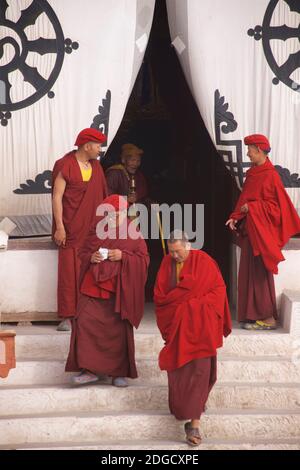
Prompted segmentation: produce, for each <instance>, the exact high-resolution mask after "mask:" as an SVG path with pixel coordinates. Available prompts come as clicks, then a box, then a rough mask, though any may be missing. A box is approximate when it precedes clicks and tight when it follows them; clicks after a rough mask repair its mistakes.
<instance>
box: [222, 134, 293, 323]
mask: <svg viewBox="0 0 300 470" xmlns="http://www.w3.org/2000/svg"><path fill="white" fill-rule="evenodd" d="M244 143H245V145H247V146H248V153H247V155H248V157H249V158H250V160H251V162H252V167H251V168H250V170H248V171H247V173H246V180H245V183H244V186H243V190H242V193H241V195H240V197H239V200H238V202H237V204H236V207H235V209H234V212H233V213H232V214H231V215H230V218H229V220H227V222H226V225H228V226H229V228H230V229H231V230H233V231H234V232H236V233H237V235H238V238H237V242H238V244H239V245H240V247H241V259H240V267H239V275H238V319H239V321H240V322H242V325H241V326H242V328H245V329H248V330H272V329H275V328H276V320H277V319H278V317H277V309H276V296H275V286H274V278H273V274H277V273H278V263H279V262H280V261H283V260H284V257H283V255H282V253H281V249H282V247H283V246H284V245H285V244H286V243H287V242H288V240H289V239H290V237H291V236H292V235H294V234H297V233H299V232H300V218H299V216H298V214H297V212H296V210H295V208H294V206H293V205H292V202H291V200H290V198H289V196H288V194H287V193H286V191H285V189H284V187H283V184H282V182H281V179H280V176H279V175H278V173H277V171H276V169H275V168H274V166H273V165H272V163H271V162H270V160H269V158H268V153H269V152H270V150H271V148H270V143H269V141H268V139H267V137H265V136H264V135H261V134H253V135H249V136H247V137H245V139H244Z"/></svg>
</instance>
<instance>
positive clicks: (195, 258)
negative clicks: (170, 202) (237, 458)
mask: <svg viewBox="0 0 300 470" xmlns="http://www.w3.org/2000/svg"><path fill="white" fill-rule="evenodd" d="M168 248H169V255H167V256H165V257H164V259H163V261H162V264H161V266H160V269H159V272H158V275H157V279H156V284H155V288H154V302H155V304H156V317H157V325H158V328H159V330H160V332H161V335H162V337H163V339H164V341H165V346H164V348H163V349H162V350H161V352H160V355H159V366H160V368H161V369H162V370H166V371H167V372H168V385H169V408H170V411H171V413H172V414H173V415H174V416H175V417H176V419H178V420H190V421H188V422H187V423H186V424H185V432H186V437H187V442H188V444H189V445H191V446H197V445H199V444H200V443H201V437H200V433H199V424H200V417H201V414H202V413H203V411H204V409H205V408H204V407H205V403H206V401H207V399H208V395H209V393H210V391H211V389H212V387H213V385H214V384H215V382H216V379H217V348H220V347H221V346H222V344H223V336H227V335H229V334H230V332H231V318H230V311H229V307H228V301H227V295H226V286H225V284H224V281H223V278H222V275H221V273H220V271H219V268H218V266H217V264H216V262H215V261H214V260H213V259H212V258H211V257H210V256H208V255H207V254H206V253H204V252H203V251H200V250H191V249H190V243H189V242H188V238H187V236H186V234H185V233H183V232H181V231H179V230H175V231H174V232H173V233H172V234H171V236H170V239H169V241H168Z"/></svg>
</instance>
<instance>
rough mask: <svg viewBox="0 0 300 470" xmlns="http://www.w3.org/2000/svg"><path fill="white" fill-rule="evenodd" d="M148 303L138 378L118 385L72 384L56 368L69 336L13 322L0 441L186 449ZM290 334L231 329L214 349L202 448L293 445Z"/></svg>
mask: <svg viewBox="0 0 300 470" xmlns="http://www.w3.org/2000/svg"><path fill="white" fill-rule="evenodd" d="M151 310H152V308H151V307H150V308H148V312H147V315H146V316H145V319H144V321H143V323H142V325H141V327H140V329H139V330H138V331H137V332H136V335H135V337H136V357H137V365H138V372H139V378H138V379H137V380H132V381H130V387H128V388H127V389H117V388H115V387H112V386H111V385H110V383H109V381H107V382H102V383H99V384H93V385H89V386H85V387H81V388H73V387H71V386H70V385H69V381H70V376H71V375H72V374H66V373H65V372H64V365H65V362H64V361H65V358H66V355H67V352H68V345H69V334H68V333H61V332H57V331H56V327H55V326H30V327H16V332H17V336H16V354H17V368H16V369H14V370H12V371H11V372H10V374H9V376H8V377H7V379H1V381H0V394H1V400H0V416H1V420H0V448H2V449H27V448H31V449H38V448H45V449H103V450H104V449H109V450H114V449H146V450H150V449H165V450H178V449H188V448H189V447H188V446H187V445H186V444H185V443H184V434H183V431H182V429H183V424H182V423H180V422H178V421H176V420H175V419H174V418H173V417H172V416H170V415H169V412H168V397H167V380H166V374H165V373H164V372H161V371H160V370H159V368H158V366H157V357H158V352H159V350H160V349H161V347H162V341H161V339H160V335H159V333H158V331H157V329H156V326H155V321H154V315H153V313H152V312H151ZM297 348H298V349H299V348H300V345H299V340H297V339H295V337H293V336H292V335H289V334H286V333H284V332H283V331H282V330H276V331H272V332H255V333H251V332H247V331H243V330H240V329H238V328H235V329H234V331H233V334H232V335H231V336H230V337H229V338H228V339H227V340H225V346H224V348H223V349H222V350H221V351H220V353H219V362H218V382H217V385H216V386H215V388H214V389H213V391H212V393H211V395H210V398H209V401H208V404H207V405H208V406H207V411H206V413H205V414H204V415H203V416H202V418H201V434H202V436H203V444H202V445H201V447H200V448H199V449H200V450H201V449H203V450H206V449H210V450H211V449H212V450H215V449H298V450H299V449H300V358H299V351H298V350H297Z"/></svg>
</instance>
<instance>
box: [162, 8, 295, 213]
mask: <svg viewBox="0 0 300 470" xmlns="http://www.w3.org/2000/svg"><path fill="white" fill-rule="evenodd" d="M167 7H168V18H169V25H170V30H171V38H172V44H173V46H174V47H175V48H176V51H177V54H178V57H179V60H180V62H181V65H182V67H183V70H184V73H185V76H186V79H187V81H188V83H189V86H190V88H191V91H192V93H193V96H194V98H195V101H196V103H197V105H198V108H199V110H200V112H201V115H202V118H203V120H204V122H205V125H206V127H207V129H208V131H209V134H210V136H211V138H212V140H213V142H214V143H215V145H216V148H217V150H218V152H219V153H220V154H221V155H222V156H223V158H224V161H225V164H226V166H227V167H228V169H229V170H230V171H231V172H232V174H234V175H235V177H236V180H237V183H238V185H239V186H240V187H241V186H242V184H243V179H244V175H245V171H246V170H247V168H248V167H249V160H248V158H247V156H246V151H247V149H246V147H245V146H244V145H243V137H244V136H245V135H249V134H256V133H259V134H265V135H267V136H268V137H269V139H270V142H271V146H272V151H271V154H270V158H271V160H272V162H273V163H274V164H275V165H276V167H277V170H278V172H279V173H280V175H281V177H282V180H283V182H284V185H285V187H286V188H287V191H288V193H289V195H290V196H291V199H292V201H293V202H294V204H295V206H296V207H297V209H298V211H299V212H300V176H299V174H300V1H299V0H252V1H251V2H250V1H248V2H245V1H243V2H241V1H240V0H226V1H223V0H207V1H206V0H201V1H199V0H167Z"/></svg>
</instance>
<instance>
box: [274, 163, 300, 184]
mask: <svg viewBox="0 0 300 470" xmlns="http://www.w3.org/2000/svg"><path fill="white" fill-rule="evenodd" d="M275 168H276V170H277V172H278V174H279V176H280V178H281V180H282V183H283V186H284V187H285V188H300V178H299V174H298V173H292V174H291V172H290V170H288V169H287V168H283V167H282V166H280V165H275Z"/></svg>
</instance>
